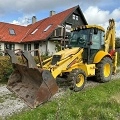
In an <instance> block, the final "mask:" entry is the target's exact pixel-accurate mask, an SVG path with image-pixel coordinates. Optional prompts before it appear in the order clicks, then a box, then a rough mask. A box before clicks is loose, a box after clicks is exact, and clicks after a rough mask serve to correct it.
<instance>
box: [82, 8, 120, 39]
mask: <svg viewBox="0 0 120 120" xmlns="http://www.w3.org/2000/svg"><path fill="white" fill-rule="evenodd" d="M84 16H85V18H86V20H87V21H88V24H98V25H101V26H103V27H104V28H105V29H107V27H108V25H109V23H108V20H109V19H112V18H113V19H114V20H115V23H116V36H117V37H120V33H119V32H120V8H116V9H115V10H113V11H112V12H110V11H108V10H101V9H99V8H98V7H97V6H90V7H88V8H87V9H86V10H85V11H84Z"/></svg>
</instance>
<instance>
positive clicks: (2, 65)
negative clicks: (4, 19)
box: [0, 55, 48, 83]
mask: <svg viewBox="0 0 120 120" xmlns="http://www.w3.org/2000/svg"><path fill="white" fill-rule="evenodd" d="M46 58H48V56H45V55H42V57H41V59H42V60H44V59H46ZM34 59H35V61H36V63H37V64H38V63H39V60H38V57H34ZM18 61H19V62H20V63H21V64H22V63H23V60H22V59H21V57H18ZM12 72H13V68H12V64H11V61H10V58H9V57H7V56H0V82H2V83H4V82H7V80H8V78H9V76H10V75H11V74H12Z"/></svg>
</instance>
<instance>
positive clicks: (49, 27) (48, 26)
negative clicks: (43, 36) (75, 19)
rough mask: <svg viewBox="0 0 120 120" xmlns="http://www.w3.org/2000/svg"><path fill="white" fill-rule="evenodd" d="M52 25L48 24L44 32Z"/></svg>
mask: <svg viewBox="0 0 120 120" xmlns="http://www.w3.org/2000/svg"><path fill="white" fill-rule="evenodd" d="M51 26H52V25H48V26H47V27H46V28H45V29H44V32H46V31H47V30H48V29H49V28H50V27H51Z"/></svg>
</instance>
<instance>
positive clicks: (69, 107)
mask: <svg viewBox="0 0 120 120" xmlns="http://www.w3.org/2000/svg"><path fill="white" fill-rule="evenodd" d="M6 119H8V120H120V80H114V81H111V82H108V83H104V84H101V85H99V86H96V87H93V88H88V89H86V90H83V91H81V92H77V93H75V92H71V91H70V90H67V92H65V94H64V95H63V96H62V97H60V98H57V99H54V100H52V101H50V102H47V103H45V104H44V105H42V106H39V107H37V108H36V109H33V110H28V111H23V112H21V113H19V114H15V115H13V116H11V117H8V118H6Z"/></svg>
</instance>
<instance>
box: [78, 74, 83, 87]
mask: <svg viewBox="0 0 120 120" xmlns="http://www.w3.org/2000/svg"><path fill="white" fill-rule="evenodd" d="M83 83H84V75H82V74H79V75H78V79H77V81H76V86H77V87H81V86H82V85H83Z"/></svg>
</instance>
